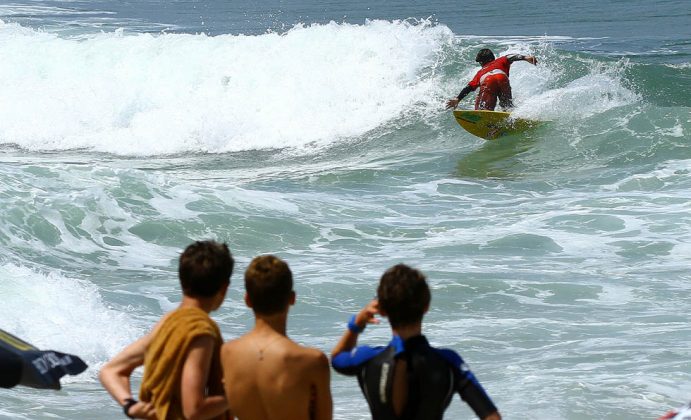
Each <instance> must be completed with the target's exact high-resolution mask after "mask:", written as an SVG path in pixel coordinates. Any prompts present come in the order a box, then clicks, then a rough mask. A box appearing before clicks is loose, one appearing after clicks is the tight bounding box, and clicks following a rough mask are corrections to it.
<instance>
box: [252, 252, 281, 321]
mask: <svg viewBox="0 0 691 420" xmlns="http://www.w3.org/2000/svg"><path fill="white" fill-rule="evenodd" d="M245 290H246V291H247V295H248V296H249V299H250V302H251V303H252V310H253V311H254V312H256V313H258V314H262V315H272V314H275V313H278V312H281V311H283V310H285V308H286V307H287V306H288V304H289V303H290V298H291V296H292V293H293V273H292V272H291V271H290V267H288V264H286V263H285V261H283V260H281V259H280V258H278V257H275V256H273V255H261V256H259V257H256V258H254V259H253V260H252V262H251V263H250V265H249V267H247V271H245Z"/></svg>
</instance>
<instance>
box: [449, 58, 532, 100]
mask: <svg viewBox="0 0 691 420" xmlns="http://www.w3.org/2000/svg"><path fill="white" fill-rule="evenodd" d="M521 60H525V56H524V55H521V54H510V55H505V56H503V57H499V58H497V59H496V60H494V61H490V62H489V63H487V64H485V65H484V66H482V68H481V69H480V70H479V71H478V72H477V73H476V74H475V77H473V80H471V81H470V82H469V83H468V85H467V86H466V87H465V88H463V90H462V91H461V93H459V94H458V100H459V101H460V100H462V99H463V98H465V97H466V95H468V94H469V93H470V92H472V91H474V90H475V89H477V88H478V87H479V88H480V92H479V93H478V95H477V98H476V99H475V109H487V110H490V111H493V110H494V108H495V107H496V106H497V98H499V102H500V105H501V106H502V107H503V108H511V107H512V106H513V103H512V98H511V85H510V84H509V71H510V69H511V63H513V62H516V61H521Z"/></svg>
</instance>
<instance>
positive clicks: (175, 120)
mask: <svg viewBox="0 0 691 420" xmlns="http://www.w3.org/2000/svg"><path fill="white" fill-rule="evenodd" d="M450 38H451V32H450V30H449V29H448V28H446V27H444V26H432V25H429V24H426V23H424V22H423V23H419V24H414V23H410V22H400V21H396V22H388V21H371V22H368V23H366V24H364V25H350V24H336V23H330V24H325V25H310V26H303V25H299V26H296V27H294V28H293V29H291V30H289V31H288V32H286V33H285V34H276V33H269V34H264V35H260V36H242V35H238V36H232V35H222V36H216V37H209V36H206V35H203V34H201V35H187V34H160V35H150V34H126V33H124V31H117V32H115V33H103V34H99V35H93V36H89V37H87V38H80V39H73V38H63V37H60V36H57V35H54V34H49V33H43V32H40V31H34V30H31V29H27V28H24V27H21V26H18V25H15V24H0V43H1V44H2V45H3V60H2V61H1V62H0V78H1V79H2V80H3V86H4V87H3V90H2V92H1V93H0V115H2V117H0V142H1V143H4V144H16V145H18V146H20V147H22V148H26V149H30V150H64V149H76V148H86V149H90V150H94V151H100V152H108V153H116V154H125V155H156V154H172V153H181V152H189V151H191V152H225V151H237V150H253V149H278V148H284V147H297V148H300V147H305V146H308V145H310V146H314V145H320V144H328V143H330V142H333V141H335V140H337V139H339V138H343V137H350V136H358V135H361V134H363V133H365V132H367V131H368V130H371V129H374V128H376V127H378V126H380V125H381V124H383V123H385V122H386V121H389V120H391V119H393V118H395V117H396V116H397V115H399V114H400V112H402V110H404V109H405V108H406V107H408V106H410V105H411V104H413V103H417V102H419V101H421V100H422V101H424V100H425V98H427V100H428V102H435V100H433V99H432V98H431V96H430V95H431V91H432V90H431V89H430V86H432V85H433V83H432V82H431V79H430V77H421V75H420V72H421V71H422V69H424V68H425V67H427V66H430V65H432V64H433V63H434V61H435V60H436V59H437V57H436V54H437V53H438V51H439V49H440V48H441V47H442V46H443V45H445V44H446V43H448V42H449V40H450ZM27 51H32V54H27V53H26V52H27ZM435 103H436V102H435Z"/></svg>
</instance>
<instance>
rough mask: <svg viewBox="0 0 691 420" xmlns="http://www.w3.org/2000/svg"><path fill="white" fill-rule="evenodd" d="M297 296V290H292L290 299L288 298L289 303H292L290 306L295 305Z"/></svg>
mask: <svg viewBox="0 0 691 420" xmlns="http://www.w3.org/2000/svg"><path fill="white" fill-rule="evenodd" d="M295 297H296V295H295V291H294V290H293V291H292V292H290V299H289V300H288V303H289V304H290V306H293V305H295Z"/></svg>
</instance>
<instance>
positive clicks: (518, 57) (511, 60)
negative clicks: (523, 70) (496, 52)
mask: <svg viewBox="0 0 691 420" xmlns="http://www.w3.org/2000/svg"><path fill="white" fill-rule="evenodd" d="M506 59H507V60H509V63H514V62H516V61H521V60H525V56H524V55H523V54H509V55H507V56H506Z"/></svg>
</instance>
